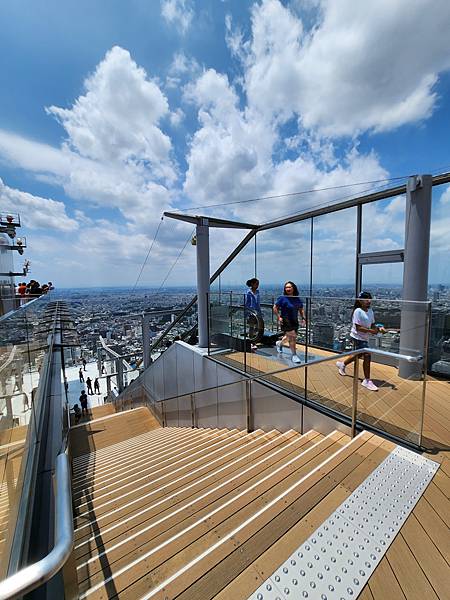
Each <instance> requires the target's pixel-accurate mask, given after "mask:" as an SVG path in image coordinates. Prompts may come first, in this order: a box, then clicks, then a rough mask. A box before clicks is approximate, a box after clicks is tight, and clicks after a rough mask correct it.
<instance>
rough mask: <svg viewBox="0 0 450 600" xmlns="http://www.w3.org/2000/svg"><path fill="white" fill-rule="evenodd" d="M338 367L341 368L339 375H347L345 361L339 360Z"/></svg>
mask: <svg viewBox="0 0 450 600" xmlns="http://www.w3.org/2000/svg"><path fill="white" fill-rule="evenodd" d="M336 366H337V368H338V369H339V375H344V376H345V363H343V362H342V361H340V360H338V361H337V363H336Z"/></svg>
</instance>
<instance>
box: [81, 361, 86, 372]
mask: <svg viewBox="0 0 450 600" xmlns="http://www.w3.org/2000/svg"><path fill="white" fill-rule="evenodd" d="M81 362H82V363H83V371H86V359H85V358H83V360H82V361H81Z"/></svg>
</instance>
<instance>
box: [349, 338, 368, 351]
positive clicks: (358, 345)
mask: <svg viewBox="0 0 450 600" xmlns="http://www.w3.org/2000/svg"><path fill="white" fill-rule="evenodd" d="M352 340H353V350H361V349H362V348H368V347H369V342H368V341H367V340H356V339H355V338H352Z"/></svg>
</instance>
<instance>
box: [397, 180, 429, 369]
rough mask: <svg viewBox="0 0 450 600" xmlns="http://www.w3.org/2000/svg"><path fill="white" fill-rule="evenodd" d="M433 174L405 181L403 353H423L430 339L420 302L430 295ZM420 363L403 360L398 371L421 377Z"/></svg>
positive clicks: (401, 327)
mask: <svg viewBox="0 0 450 600" xmlns="http://www.w3.org/2000/svg"><path fill="white" fill-rule="evenodd" d="M431 190H432V176H431V175H421V176H414V177H410V178H409V179H408V182H407V184H406V215H405V227H406V228H405V261H404V265H403V300H405V301H408V300H409V301H410V303H408V302H406V303H405V304H404V305H403V306H402V311H401V323H400V353H402V354H409V355H422V356H423V355H424V354H425V343H426V339H427V326H428V323H427V308H426V306H425V305H421V304H418V302H423V301H426V300H427V299H428V261H429V254H430V225H431ZM421 370H422V369H421V364H414V363H407V362H403V361H400V365H399V375H400V377H404V378H408V379H420V378H421Z"/></svg>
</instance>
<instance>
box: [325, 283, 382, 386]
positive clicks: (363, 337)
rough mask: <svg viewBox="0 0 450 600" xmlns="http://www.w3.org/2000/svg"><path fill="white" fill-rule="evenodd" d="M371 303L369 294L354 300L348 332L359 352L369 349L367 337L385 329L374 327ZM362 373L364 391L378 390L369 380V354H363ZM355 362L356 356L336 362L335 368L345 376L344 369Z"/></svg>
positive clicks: (361, 295) (365, 293)
mask: <svg viewBox="0 0 450 600" xmlns="http://www.w3.org/2000/svg"><path fill="white" fill-rule="evenodd" d="M371 301H372V295H371V294H370V292H361V293H360V294H359V296H358V298H357V299H356V300H355V304H354V306H353V313H352V328H351V331H350V337H351V338H352V341H353V348H354V349H355V350H360V349H361V348H368V347H369V337H370V336H371V335H376V334H377V333H385V329H384V327H382V326H377V325H375V316H374V314H373V310H372V308H371V306H370V304H371ZM362 356H363V371H364V379H363V381H362V383H361V385H362V386H364V387H365V388H366V389H368V390H370V391H371V392H376V391H377V390H378V388H377V386H376V385H375V384H374V382H373V381H372V380H371V379H370V354H369V353H367V354H363V355H362ZM354 360H356V356H349V357H348V358H346V359H345V360H343V361H340V360H338V361H337V362H336V366H337V368H338V370H339V374H340V375H343V376H345V375H346V373H345V367H346V366H347V365H349V364H350V363H351V362H353V361H354Z"/></svg>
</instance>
